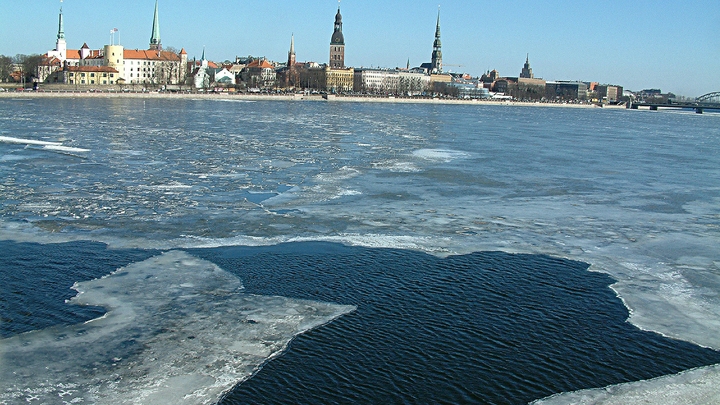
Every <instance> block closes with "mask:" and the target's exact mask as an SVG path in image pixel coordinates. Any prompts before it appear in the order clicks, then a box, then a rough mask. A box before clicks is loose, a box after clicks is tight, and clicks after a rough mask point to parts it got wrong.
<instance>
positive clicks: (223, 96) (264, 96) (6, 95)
mask: <svg viewBox="0 0 720 405" xmlns="http://www.w3.org/2000/svg"><path fill="white" fill-rule="evenodd" d="M0 98H2V99H28V98H143V99H187V100H244V101H324V102H365V103H407V104H460V105H498V106H530V107H565V108H600V107H599V106H597V105H595V104H590V103H547V102H523V101H509V100H481V99H458V98H446V97H392V96H390V97H388V96H372V95H367V96H360V95H337V96H336V95H321V94H302V93H295V94H268V93H224V92H223V93H215V92H208V93H184V92H177V93H176V92H158V91H152V92H123V91H42V90H40V91H32V90H30V91H8V92H0ZM607 107H613V108H624V107H617V106H605V108H607Z"/></svg>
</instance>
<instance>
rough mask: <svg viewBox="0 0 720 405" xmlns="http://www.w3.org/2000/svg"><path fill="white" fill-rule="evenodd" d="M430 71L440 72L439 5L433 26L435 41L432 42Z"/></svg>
mask: <svg viewBox="0 0 720 405" xmlns="http://www.w3.org/2000/svg"><path fill="white" fill-rule="evenodd" d="M431 70H432V73H442V44H441V43H440V7H438V16H437V25H436V26H435V42H433V52H432V62H431Z"/></svg>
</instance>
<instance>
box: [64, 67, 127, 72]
mask: <svg viewBox="0 0 720 405" xmlns="http://www.w3.org/2000/svg"><path fill="white" fill-rule="evenodd" d="M67 70H68V72H96V73H97V72H100V73H103V72H106V73H119V72H118V71H117V70H115V69H114V68H111V67H109V66H68V68H67Z"/></svg>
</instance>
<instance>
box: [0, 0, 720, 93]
mask: <svg viewBox="0 0 720 405" xmlns="http://www.w3.org/2000/svg"><path fill="white" fill-rule="evenodd" d="M159 2H160V3H159V4H160V33H161V39H162V44H163V46H165V47H168V46H172V47H175V48H178V49H179V48H185V49H186V51H187V52H188V56H189V57H190V58H193V57H197V58H198V59H199V58H200V56H201V54H202V51H203V46H205V47H206V55H207V58H208V59H210V60H214V61H224V60H228V59H234V58H235V56H247V55H253V56H265V57H267V58H268V59H271V60H277V61H285V60H286V59H287V52H288V50H289V47H290V37H291V35H292V34H294V35H295V51H296V54H297V60H298V61H316V62H327V60H328V58H329V46H330V36H331V35H332V31H333V23H334V17H335V13H336V11H337V7H338V3H337V0H302V1H299V0H297V1H296V0H293V1H285V0H281V1H273V2H260V1H250V0H228V1H224V2H208V1H200V0H159ZM154 5H155V0H123V1H119V2H118V1H107V0H64V2H63V3H62V6H63V10H64V20H65V36H66V40H67V44H68V48H70V49H79V48H80V47H81V46H82V44H83V43H87V44H88V46H90V48H92V49H99V48H101V47H102V46H104V45H105V44H107V43H109V42H110V30H111V29H113V28H117V29H118V30H119V33H118V37H117V38H118V39H119V43H120V44H121V45H124V46H125V47H126V48H138V49H147V47H148V44H149V42H150V34H151V29H152V17H153V10H154ZM438 5H440V6H441V9H440V25H441V33H442V51H443V61H444V64H445V70H452V71H454V72H461V71H462V72H467V73H470V74H471V75H473V76H476V75H481V74H482V73H484V72H485V71H486V70H492V69H497V70H498V71H499V72H500V74H501V75H503V76H517V75H519V73H520V70H521V69H522V66H523V63H524V62H525V56H526V54H529V56H530V65H531V67H532V68H533V73H535V76H536V77H542V78H544V79H546V80H582V81H596V82H601V83H609V84H618V85H622V86H624V87H625V88H626V89H630V90H642V89H646V88H660V89H661V90H662V91H663V92H668V91H669V92H673V93H676V94H678V95H685V96H691V97H695V96H699V95H702V94H705V93H708V92H711V91H720V32H719V31H720V0H605V1H600V0H597V1H592V0H545V1H537V0H508V1H503V0H494V1H478V0H466V1H460V0H432V1H431V0H412V1H410V0H405V1H398V0H343V1H342V3H341V5H340V7H341V12H342V15H343V33H344V35H345V44H346V47H345V63H346V65H347V66H354V67H359V66H365V67H370V66H373V67H391V68H392V67H396V66H401V67H404V66H405V65H406V64H407V61H408V59H409V60H410V65H411V66H418V65H420V64H421V63H423V62H429V61H430V55H431V53H432V44H433V40H434V35H435V21H436V18H437V10H438ZM59 7H60V1H59V0H28V1H11V0H0V10H1V11H0V54H3V55H9V56H14V55H15V54H18V53H24V54H32V53H45V52H47V51H48V50H51V49H53V48H54V47H55V39H56V35H57V25H58V10H59ZM116 41H117V40H116Z"/></svg>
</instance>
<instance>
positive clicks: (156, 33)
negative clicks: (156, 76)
mask: <svg viewBox="0 0 720 405" xmlns="http://www.w3.org/2000/svg"><path fill="white" fill-rule="evenodd" d="M150 49H152V50H155V51H160V50H162V44H161V43H160V19H159V18H158V0H155V15H154V16H153V26H152V35H150Z"/></svg>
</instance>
